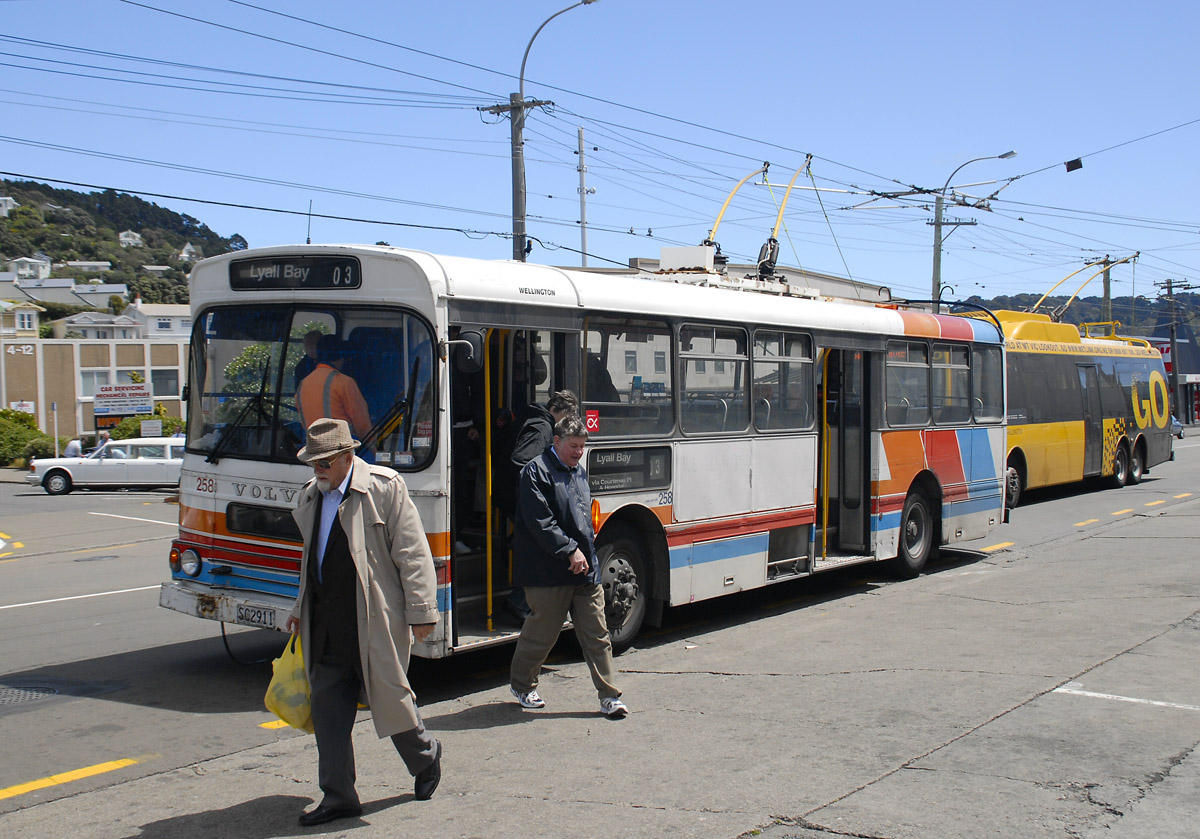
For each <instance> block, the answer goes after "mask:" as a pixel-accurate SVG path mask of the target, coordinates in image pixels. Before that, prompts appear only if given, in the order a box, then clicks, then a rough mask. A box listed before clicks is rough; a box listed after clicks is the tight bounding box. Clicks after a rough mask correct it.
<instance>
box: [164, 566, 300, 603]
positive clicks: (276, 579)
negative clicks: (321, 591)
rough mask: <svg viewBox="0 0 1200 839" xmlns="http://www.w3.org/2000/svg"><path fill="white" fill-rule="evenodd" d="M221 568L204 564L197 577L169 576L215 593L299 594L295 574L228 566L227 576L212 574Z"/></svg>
mask: <svg viewBox="0 0 1200 839" xmlns="http://www.w3.org/2000/svg"><path fill="white" fill-rule="evenodd" d="M220 567H222V564H221V563H209V562H205V563H204V569H203V570H202V571H201V573H200V576H198V577H189V576H188V575H187V574H184V573H183V572H182V571H180V572H175V573H173V574H171V577H172V579H176V580H191V581H196V582H200V583H204V584H205V585H208V586H211V587H212V588H213V589H214V590H216V591H229V592H233V593H236V592H239V591H257V592H261V593H264V594H278V595H281V596H283V597H293V598H294V597H295V596H296V595H298V594H299V593H300V583H299V580H298V579H297V577H296V575H295V574H288V573H281V574H276V573H272V572H270V571H266V570H264V569H261V568H246V567H242V566H237V565H232V566H228V567H229V568H230V569H231V571H230V573H228V574H214V573H212V569H213V568H220Z"/></svg>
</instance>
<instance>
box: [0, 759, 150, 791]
mask: <svg viewBox="0 0 1200 839" xmlns="http://www.w3.org/2000/svg"><path fill="white" fill-rule="evenodd" d="M137 762H138V761H136V760H132V759H131V758H122V759H121V760H110V761H109V762H108V763H97V764H96V765H95V766H85V767H84V768H82V769H76V770H74V771H71V772H63V773H62V774H60V775H51V776H50V777H48V778H38V779H37V780H36V781H29V782H28V783H25V784H17V785H16V786H15V787H6V788H4V789H0V799H4V798H14V797H16V796H18V795H24V794H25V793H27V792H33V791H34V790H38V789H45V788H46V787H55V786H58V785H59V784H67V783H70V782H71V781H78V780H80V779H81V778H90V777H92V776H93V775H103V774H104V773H105V772H112V771H113V770H114V769H124V768H125V767H126V766H133V765H134V764H135V763H137Z"/></svg>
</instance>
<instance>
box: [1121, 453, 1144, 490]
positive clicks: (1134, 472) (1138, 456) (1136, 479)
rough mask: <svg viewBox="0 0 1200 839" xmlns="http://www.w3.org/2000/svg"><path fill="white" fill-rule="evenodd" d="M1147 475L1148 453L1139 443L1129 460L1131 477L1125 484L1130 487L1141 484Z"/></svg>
mask: <svg viewBox="0 0 1200 839" xmlns="http://www.w3.org/2000/svg"><path fill="white" fill-rule="evenodd" d="M1145 473H1146V453H1145V451H1144V450H1143V449H1142V446H1141V444H1140V443H1139V444H1137V445H1135V446H1134V447H1133V454H1132V455H1131V456H1130V458H1129V477H1128V478H1127V479H1126V481H1125V482H1126V483H1127V484H1128V485H1129V486H1133V485H1135V484H1140V483H1141V482H1142V476H1143V475H1145Z"/></svg>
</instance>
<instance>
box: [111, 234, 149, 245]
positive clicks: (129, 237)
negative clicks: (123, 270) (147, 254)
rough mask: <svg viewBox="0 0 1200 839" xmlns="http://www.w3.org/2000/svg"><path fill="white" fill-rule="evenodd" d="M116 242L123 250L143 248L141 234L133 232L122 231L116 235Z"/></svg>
mask: <svg viewBox="0 0 1200 839" xmlns="http://www.w3.org/2000/svg"><path fill="white" fill-rule="evenodd" d="M117 241H118V242H120V243H121V247H123V248H140V247H144V246H145V242H143V241H142V234H141V233H136V232H134V231H133V230H122V231H121V232H120V233H119V234H117Z"/></svg>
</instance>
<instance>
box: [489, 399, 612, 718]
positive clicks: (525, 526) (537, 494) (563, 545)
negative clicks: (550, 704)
mask: <svg viewBox="0 0 1200 839" xmlns="http://www.w3.org/2000/svg"><path fill="white" fill-rule="evenodd" d="M586 445H587V428H586V427H585V426H584V424H583V420H581V419H580V418H579V417H578V416H576V415H574V414H572V415H570V416H568V417H565V418H564V419H563V420H562V421H560V422H559V423H558V425H556V426H555V427H554V442H553V443H552V444H551V446H550V447H549V448H548V449H546V451H544V452H542V454H541V455H540V456H538V457H536V458H534V459H533V460H532V461H530V462H529V463H528V464H527V465H526V466H525V468H524V469H523V470H522V471H521V488H520V490H519V492H518V495H517V531H516V542H515V550H516V554H517V582H518V583H520V584H521V585H523V586H525V596H526V597H527V598H528V599H529V606H530V609H531V611H530V613H529V617H527V618H526V619H525V624H524V626H522V627H521V637H520V638H518V639H517V649H516V650H515V651H514V652H513V659H512V665H511V666H510V668H509V689H510V690H511V691H512V695H513V696H514V697H516V700H517V701H518V702H519V703H520V704H521V707H522V708H542V707H544V706H545V704H546V703H545V702H543V701H542V698H541V697H540V696H538V693H537V685H538V674H539V672H540V671H541V669H542V662H544V661H545V660H546V655H547V654H548V653H549V652H550V648H551V647H553V646H554V642H555V640H557V639H558V633H559V631H560V630H561V629H562V625H563V621H565V620H566V618H567V614H568V612H569V613H570V615H571V622H572V623H574V624H575V636H576V637H577V638H578V639H579V645H580V646H581V647H582V648H583V657H584V659H585V660H586V661H587V665H588V669H589V670H590V671H591V674H592V684H593V685H595V687H596V693H597V694H598V695H599V697H600V713H602V714H604V715H605V716H607V717H623V716H625V715H626V714H627V713H629V709H628V708H626V707H625V703H624V702H622V701H621V699H620V697H621V691H620V690H619V689H618V688H617V686H616V685H615V684H614V681H613V680H614V678H615V675H616V674H615V670H614V668H613V660H612V642H611V640H610V639H609V636H608V624H607V622H606V621H605V617H604V589H603V588H601V586H600V567H599V562H598V561H597V559H596V544H595V543H596V535H595V532H594V531H593V529H592V516H591V506H592V494H591V491H590V490H589V489H588V480H587V472H585V471H584V469H583V467H582V466H580V465H579V462H580V460H582V458H583V451H584V448H585V446H586Z"/></svg>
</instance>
